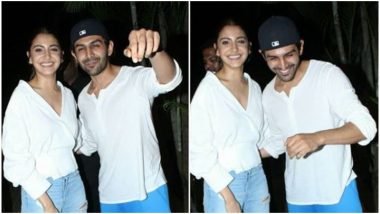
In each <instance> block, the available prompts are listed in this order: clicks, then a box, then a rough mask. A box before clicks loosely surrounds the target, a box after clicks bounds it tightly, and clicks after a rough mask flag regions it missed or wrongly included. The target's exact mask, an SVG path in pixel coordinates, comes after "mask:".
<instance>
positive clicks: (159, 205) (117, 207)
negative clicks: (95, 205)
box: [100, 184, 171, 213]
mask: <svg viewBox="0 0 380 214" xmlns="http://www.w3.org/2000/svg"><path fill="white" fill-rule="evenodd" d="M100 211H101V212H102V213H128V212H137V213H157V212H159V213H170V212H171V211H170V206H169V194H168V185H166V184H164V185H162V186H160V187H159V188H157V189H156V190H154V191H153V192H149V193H148V195H147V197H146V198H145V199H144V200H142V201H130V202H126V203H120V204H104V203H100Z"/></svg>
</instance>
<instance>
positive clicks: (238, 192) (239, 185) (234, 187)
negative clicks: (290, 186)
mask: <svg viewBox="0 0 380 214" xmlns="http://www.w3.org/2000/svg"><path fill="white" fill-rule="evenodd" d="M230 174H231V175H232V176H233V177H234V179H233V180H232V182H231V183H230V184H229V185H228V187H229V188H230V190H231V191H232V193H233V194H234V195H235V198H236V200H237V201H238V202H239V204H240V207H241V209H242V211H243V212H251V213H253V212H260V213H268V212H269V202H270V195H269V192H268V184H267V179H266V177H265V174H264V170H263V168H262V165H259V166H257V167H254V168H252V169H250V170H247V171H244V172H241V173H239V174H236V173H235V172H233V171H232V172H230ZM203 197H204V198H203V205H204V210H205V212H206V213H215V212H217V213H225V212H226V208H225V204H224V200H223V198H222V196H221V195H220V194H218V193H216V192H214V190H212V189H211V187H210V186H209V185H208V184H207V183H206V182H204V196H203Z"/></svg>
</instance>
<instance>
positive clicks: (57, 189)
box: [21, 170, 87, 213]
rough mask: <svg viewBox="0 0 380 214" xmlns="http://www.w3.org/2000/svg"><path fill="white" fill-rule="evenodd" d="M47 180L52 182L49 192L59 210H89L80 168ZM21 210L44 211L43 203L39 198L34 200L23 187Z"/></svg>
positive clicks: (27, 211)
mask: <svg viewBox="0 0 380 214" xmlns="http://www.w3.org/2000/svg"><path fill="white" fill-rule="evenodd" d="M47 180H48V181H49V182H50V183H51V186H50V187H49V189H48V190H47V194H48V195H49V197H50V199H51V200H52V201H53V204H54V206H55V208H57V210H58V212H60V213H70V212H74V213H85V212H87V200H86V193H85V191H84V186H83V182H82V179H81V177H80V175H79V171H78V170H76V171H74V172H72V173H70V174H68V175H66V176H64V177H61V178H57V179H56V180H53V179H52V178H48V179H47ZM21 212H22V213H43V212H44V210H43V208H42V205H41V203H40V202H39V201H38V200H34V199H33V198H32V197H31V196H30V195H29V194H28V193H27V192H26V191H25V190H24V189H23V188H22V189H21Z"/></svg>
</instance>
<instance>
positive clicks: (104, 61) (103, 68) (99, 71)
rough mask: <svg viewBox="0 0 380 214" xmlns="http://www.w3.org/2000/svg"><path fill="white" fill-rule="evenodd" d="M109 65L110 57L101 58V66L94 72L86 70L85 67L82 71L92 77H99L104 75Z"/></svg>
mask: <svg viewBox="0 0 380 214" xmlns="http://www.w3.org/2000/svg"><path fill="white" fill-rule="evenodd" d="M107 65H108V56H107V55H106V57H104V58H100V61H99V64H98V66H97V67H95V68H94V69H93V70H88V69H86V67H85V66H83V67H82V69H83V70H84V71H85V72H86V73H87V74H88V75H90V76H97V75H99V74H100V73H102V72H103V71H104V70H105V69H106V67H107Z"/></svg>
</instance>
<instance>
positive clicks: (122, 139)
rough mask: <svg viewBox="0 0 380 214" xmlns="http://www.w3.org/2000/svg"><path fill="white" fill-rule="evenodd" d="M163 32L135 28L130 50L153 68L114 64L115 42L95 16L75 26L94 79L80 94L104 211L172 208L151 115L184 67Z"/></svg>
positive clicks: (78, 50) (83, 62)
mask: <svg viewBox="0 0 380 214" xmlns="http://www.w3.org/2000/svg"><path fill="white" fill-rule="evenodd" d="M159 44H160V37H159V34H158V33H157V32H155V31H151V30H145V29H141V30H133V31H131V33H130V34H129V46H128V47H127V48H126V49H125V50H124V55H125V56H127V57H131V58H132V60H133V62H135V63H136V62H140V61H142V60H143V59H144V58H148V59H149V60H150V63H151V64H152V68H148V67H142V66H137V67H128V66H117V65H113V64H110V62H109V56H110V55H111V54H112V52H113V47H114V44H113V42H112V40H110V38H109V36H108V33H107V30H106V28H105V27H104V25H103V24H102V23H101V22H99V21H97V20H95V19H86V20H83V21H81V22H79V23H77V24H76V25H75V26H74V27H73V28H72V30H71V45H72V55H73V56H74V57H75V59H76V60H77V62H78V64H79V65H80V66H81V68H82V69H83V70H84V71H86V72H87V73H88V74H89V75H90V77H91V82H90V83H89V84H88V85H87V86H86V87H85V88H84V89H83V90H82V92H81V93H80V95H79V98H78V107H79V110H80V112H81V115H80V120H81V123H82V124H81V125H82V126H81V128H82V129H81V136H82V144H83V145H82V147H81V148H80V152H82V153H83V154H85V155H90V154H91V153H93V152H95V151H98V153H99V157H100V163H101V168H100V172H99V193H100V196H99V198H100V209H101V212H170V207H169V198H168V190H167V185H166V179H165V176H164V173H163V171H162V167H161V158H160V152H159V147H158V142H157V137H156V134H155V130H154V127H153V122H152V118H151V105H152V103H153V99H154V98H155V97H156V96H158V95H159V94H161V93H166V92H169V91H171V90H173V89H174V88H175V87H177V86H178V85H179V84H180V82H181V81H182V74H181V70H180V68H179V66H178V64H177V62H175V61H174V60H173V59H172V58H171V57H170V56H169V55H168V54H167V53H165V51H160V50H159Z"/></svg>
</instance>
